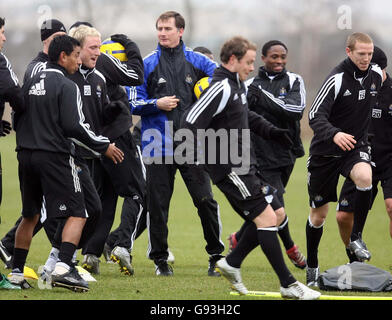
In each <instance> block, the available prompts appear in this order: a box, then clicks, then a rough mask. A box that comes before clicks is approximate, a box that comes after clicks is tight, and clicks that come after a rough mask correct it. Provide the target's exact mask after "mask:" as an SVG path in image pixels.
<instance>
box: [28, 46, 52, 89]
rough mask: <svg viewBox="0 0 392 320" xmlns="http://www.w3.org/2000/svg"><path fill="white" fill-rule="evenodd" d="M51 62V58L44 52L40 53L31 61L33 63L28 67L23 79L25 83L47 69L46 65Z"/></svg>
mask: <svg viewBox="0 0 392 320" xmlns="http://www.w3.org/2000/svg"><path fill="white" fill-rule="evenodd" d="M48 61H49V56H48V55H47V54H46V53H44V52H43V51H40V52H39V53H38V54H37V56H36V57H35V58H34V59H33V60H31V62H30V63H29V64H28V65H27V68H26V71H25V74H24V77H23V83H25V82H26V81H28V80H29V79H31V78H32V77H34V76H35V75H36V74H37V73H38V72H40V71H42V70H44V69H46V65H47V63H48Z"/></svg>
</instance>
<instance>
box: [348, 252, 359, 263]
mask: <svg viewBox="0 0 392 320" xmlns="http://www.w3.org/2000/svg"><path fill="white" fill-rule="evenodd" d="M346 254H347V257H348V259H349V261H350V263H352V262H354V261H359V260H358V258H357V256H356V255H355V254H354V253H351V251H350V249H348V248H346Z"/></svg>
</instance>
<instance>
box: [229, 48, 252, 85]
mask: <svg viewBox="0 0 392 320" xmlns="http://www.w3.org/2000/svg"><path fill="white" fill-rule="evenodd" d="M234 59H235V60H234V71H236V72H237V73H238V75H239V77H240V80H241V81H245V80H246V79H247V78H248V76H249V74H250V73H251V72H253V71H254V70H255V61H256V50H252V49H249V50H248V51H246V54H245V55H244V56H243V57H242V58H241V59H240V60H238V59H237V58H236V57H235V56H234Z"/></svg>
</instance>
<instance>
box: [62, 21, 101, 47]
mask: <svg viewBox="0 0 392 320" xmlns="http://www.w3.org/2000/svg"><path fill="white" fill-rule="evenodd" d="M69 36H71V37H72V38H75V39H76V40H78V41H79V42H80V45H81V46H82V47H83V44H84V41H85V40H86V38H87V37H89V36H91V37H101V33H100V32H99V31H98V30H97V29H95V28H93V27H89V26H87V25H84V24H81V25H80V26H79V27H77V28H72V29H71V30H70V32H69Z"/></svg>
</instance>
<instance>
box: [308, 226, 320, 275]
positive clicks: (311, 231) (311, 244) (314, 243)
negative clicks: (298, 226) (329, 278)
mask: <svg viewBox="0 0 392 320" xmlns="http://www.w3.org/2000/svg"><path fill="white" fill-rule="evenodd" d="M322 235H323V226H322V225H321V226H320V227H314V226H311V225H310V223H309V219H308V220H307V221H306V247H307V258H306V261H307V265H308V267H309V268H317V267H318V258H317V254H318V247H319V244H320V240H321V236H322Z"/></svg>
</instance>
